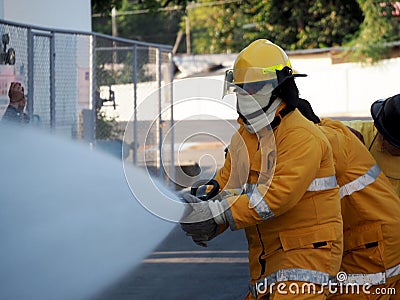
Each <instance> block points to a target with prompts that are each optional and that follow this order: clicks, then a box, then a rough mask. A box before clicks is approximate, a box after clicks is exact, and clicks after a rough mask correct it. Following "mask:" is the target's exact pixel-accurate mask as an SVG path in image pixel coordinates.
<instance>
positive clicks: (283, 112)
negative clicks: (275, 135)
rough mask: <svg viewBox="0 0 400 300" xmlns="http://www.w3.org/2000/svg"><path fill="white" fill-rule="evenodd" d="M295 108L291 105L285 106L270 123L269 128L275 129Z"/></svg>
mask: <svg viewBox="0 0 400 300" xmlns="http://www.w3.org/2000/svg"><path fill="white" fill-rule="evenodd" d="M294 109H295V107H293V106H291V105H286V107H285V108H283V109H282V110H281V111H280V112H279V113H278V115H276V116H275V118H274V120H273V121H272V122H271V128H272V129H274V128H275V127H277V126H278V125H279V124H281V120H282V119H283V118H284V117H285V116H286V115H287V114H288V113H290V112H291V111H294Z"/></svg>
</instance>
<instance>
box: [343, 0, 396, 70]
mask: <svg viewBox="0 0 400 300" xmlns="http://www.w3.org/2000/svg"><path fill="white" fill-rule="evenodd" d="M357 2H358V3H359V5H360V7H361V9H362V11H363V13H364V22H363V23H362V24H361V28H360V31H359V32H358V34H357V35H356V37H355V38H354V39H353V40H352V41H351V42H350V43H349V44H348V45H349V46H352V47H353V49H354V50H353V51H352V53H351V54H350V55H351V57H352V58H353V59H357V60H361V61H367V62H372V63H375V62H377V61H379V60H380V59H382V58H386V57H388V54H389V51H390V48H389V47H387V46H386V44H387V43H389V42H393V41H399V40H400V18H399V16H395V15H394V8H393V6H392V2H391V1H377V0H357Z"/></svg>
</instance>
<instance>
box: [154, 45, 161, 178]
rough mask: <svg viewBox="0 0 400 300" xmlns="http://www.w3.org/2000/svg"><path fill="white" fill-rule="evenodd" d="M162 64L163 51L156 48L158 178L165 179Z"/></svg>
mask: <svg viewBox="0 0 400 300" xmlns="http://www.w3.org/2000/svg"><path fill="white" fill-rule="evenodd" d="M161 64H162V56H161V49H160V48H156V66H157V72H156V73H157V94H158V162H159V166H158V176H159V177H160V178H162V177H163V161H162V141H163V130H162V125H163V124H162V122H163V120H162V116H161V113H162V105H161V100H162V97H161V79H162V78H161V76H162V75H161V74H162V73H161Z"/></svg>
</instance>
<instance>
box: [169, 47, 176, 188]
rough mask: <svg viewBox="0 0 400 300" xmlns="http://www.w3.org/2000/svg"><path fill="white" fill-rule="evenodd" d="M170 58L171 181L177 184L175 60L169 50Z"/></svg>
mask: <svg viewBox="0 0 400 300" xmlns="http://www.w3.org/2000/svg"><path fill="white" fill-rule="evenodd" d="M168 58H169V61H170V65H171V66H170V73H171V82H170V83H169V85H170V97H171V99H170V113H171V119H170V126H171V127H170V131H171V170H170V176H171V181H172V186H174V185H175V182H176V180H175V144H174V143H175V132H174V131H175V129H174V109H173V108H174V85H173V83H172V80H173V79H172V78H174V60H173V53H172V52H169V54H168Z"/></svg>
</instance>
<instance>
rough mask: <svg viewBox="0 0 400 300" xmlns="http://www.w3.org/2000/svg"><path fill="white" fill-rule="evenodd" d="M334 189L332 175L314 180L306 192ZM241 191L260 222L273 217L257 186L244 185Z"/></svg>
mask: <svg viewBox="0 0 400 300" xmlns="http://www.w3.org/2000/svg"><path fill="white" fill-rule="evenodd" d="M335 187H337V181H336V176H335V175H332V176H328V177H321V178H315V179H314V180H313V181H312V182H311V184H310V185H309V186H308V188H307V191H308V192H317V191H324V190H330V189H333V188H335ZM243 190H244V191H245V193H246V194H247V196H248V197H249V199H250V203H251V204H252V206H253V207H254V208H255V210H256V211H257V213H258V215H259V216H260V218H261V220H263V221H266V220H268V219H271V218H273V217H274V213H273V212H272V210H271V208H270V207H269V206H268V204H267V202H266V201H264V196H265V195H262V194H261V193H260V192H259V190H258V188H257V184H250V183H246V184H245V187H244V189H243Z"/></svg>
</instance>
